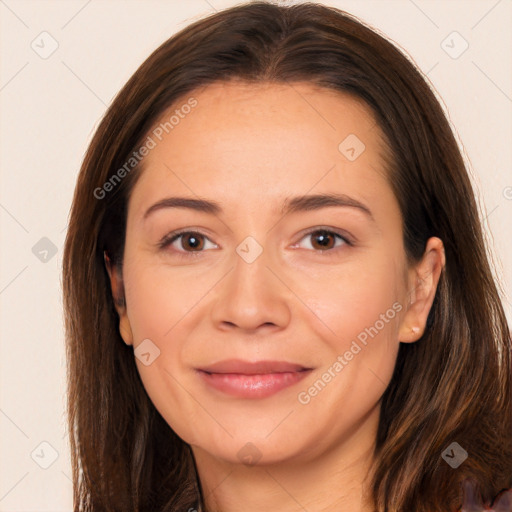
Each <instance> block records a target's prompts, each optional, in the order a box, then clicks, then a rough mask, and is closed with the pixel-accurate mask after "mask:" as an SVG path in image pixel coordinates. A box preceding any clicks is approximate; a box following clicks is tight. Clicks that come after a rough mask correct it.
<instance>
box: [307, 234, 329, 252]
mask: <svg viewBox="0 0 512 512" xmlns="http://www.w3.org/2000/svg"><path fill="white" fill-rule="evenodd" d="M309 236H310V237H311V240H312V242H311V245H312V246H313V248H314V249H318V250H321V251H322V250H326V249H332V248H333V247H334V245H335V244H336V233H332V232H330V231H314V232H313V233H310V234H309Z"/></svg>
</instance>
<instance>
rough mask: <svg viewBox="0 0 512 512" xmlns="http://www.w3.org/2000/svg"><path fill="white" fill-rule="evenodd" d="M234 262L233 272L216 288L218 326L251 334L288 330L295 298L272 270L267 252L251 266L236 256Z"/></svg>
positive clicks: (214, 309) (215, 310) (215, 312)
mask: <svg viewBox="0 0 512 512" xmlns="http://www.w3.org/2000/svg"><path fill="white" fill-rule="evenodd" d="M231 261H232V262H233V267H232V269H231V270H230V271H229V272H228V273H227V275H226V276H225V277H224V278H223V279H222V281H221V282H220V283H219V284H218V286H217V287H216V289H217V297H216V300H215V302H214V305H213V309H212V320H213V322H214V324H215V326H216V327H217V328H219V329H222V330H229V329H235V328H239V329H243V330H246V331H250V332H255V331H257V330H261V329H265V330H281V329H284V328H286V326H287V325H288V323H289V322H290V318H291V311H290V301H291V300H292V297H293V295H292V292H291V291H290V289H289V288H287V287H286V285H285V284H283V281H284V282H286V280H285V279H283V278H282V277H281V279H280V278H278V277H277V276H278V275H279V271H278V270H277V269H276V268H271V267H270V265H269V264H271V262H270V261H269V258H268V257H267V253H266V251H265V250H264V251H263V252H262V254H261V255H260V256H259V257H258V258H257V259H256V260H255V261H252V262H250V263H249V262H247V261H245V260H244V259H243V258H242V257H240V256H239V255H238V254H237V253H236V252H235V254H234V256H233V259H232V260H231ZM273 266H274V267H275V265H273Z"/></svg>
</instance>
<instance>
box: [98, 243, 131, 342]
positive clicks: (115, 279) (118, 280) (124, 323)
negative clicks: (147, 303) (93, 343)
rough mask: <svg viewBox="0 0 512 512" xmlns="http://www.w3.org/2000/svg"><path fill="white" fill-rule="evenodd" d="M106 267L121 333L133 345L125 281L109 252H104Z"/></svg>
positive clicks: (125, 340)
mask: <svg viewBox="0 0 512 512" xmlns="http://www.w3.org/2000/svg"><path fill="white" fill-rule="evenodd" d="M103 257H104V260H105V267H106V269H107V272H108V277H109V280H110V289H111V291H112V298H113V300H114V305H115V308H116V311H117V313H118V315H119V333H120V334H121V337H122V338H123V340H124V342H125V343H126V344H127V345H133V333H132V329H131V325H130V320H129V318H128V313H127V308H126V300H125V297H124V286H123V279H122V276H121V275H120V272H119V270H118V268H117V266H116V265H113V264H112V262H111V260H110V258H109V256H108V253H107V251H104V252H103Z"/></svg>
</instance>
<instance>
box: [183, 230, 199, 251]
mask: <svg viewBox="0 0 512 512" xmlns="http://www.w3.org/2000/svg"><path fill="white" fill-rule="evenodd" d="M182 245H183V248H184V249H188V248H190V249H192V250H197V249H202V248H203V245H204V241H202V240H201V238H200V236H199V237H198V236H197V235H195V234H188V235H183V242H182ZM186 245H188V246H189V247H186Z"/></svg>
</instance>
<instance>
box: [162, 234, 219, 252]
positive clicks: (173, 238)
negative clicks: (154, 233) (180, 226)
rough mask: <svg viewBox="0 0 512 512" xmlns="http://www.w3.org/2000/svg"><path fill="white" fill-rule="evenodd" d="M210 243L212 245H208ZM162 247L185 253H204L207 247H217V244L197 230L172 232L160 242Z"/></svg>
mask: <svg viewBox="0 0 512 512" xmlns="http://www.w3.org/2000/svg"><path fill="white" fill-rule="evenodd" d="M208 244H210V245H208ZM159 247H160V249H162V250H164V249H165V250H170V249H171V248H172V251H174V252H178V253H181V254H182V255H185V254H186V253H189V254H190V253H202V252H204V251H205V250H206V249H212V248H213V249H215V248H217V246H216V245H215V244H214V243H213V242H211V241H210V239H209V238H208V237H207V236H206V235H203V234H202V233H198V232H197V231H181V232H180V233H171V234H169V235H168V236H166V237H164V239H163V240H162V241H161V242H160V244H159Z"/></svg>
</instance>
